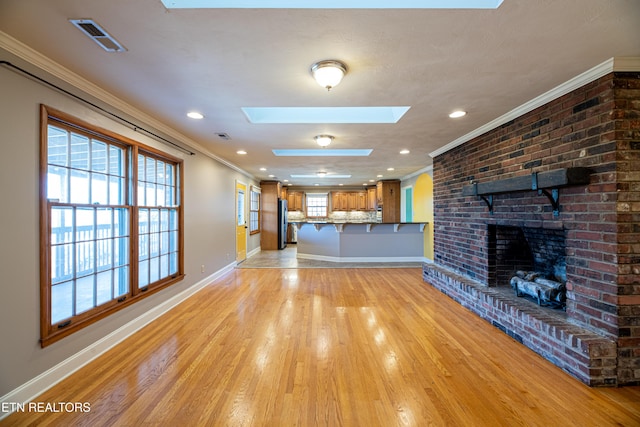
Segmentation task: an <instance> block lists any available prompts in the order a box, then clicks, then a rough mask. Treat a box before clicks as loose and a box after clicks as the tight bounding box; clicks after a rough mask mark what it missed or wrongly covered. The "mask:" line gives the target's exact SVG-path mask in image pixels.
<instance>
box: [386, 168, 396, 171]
mask: <svg viewBox="0 0 640 427" xmlns="http://www.w3.org/2000/svg"><path fill="white" fill-rule="evenodd" d="M387 170H388V171H394V170H395V168H387Z"/></svg>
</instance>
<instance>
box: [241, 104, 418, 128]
mask: <svg viewBox="0 0 640 427" xmlns="http://www.w3.org/2000/svg"><path fill="white" fill-rule="evenodd" d="M409 108H411V107H256V108H253V107H243V108H242V111H243V112H244V114H245V115H246V116H247V118H248V119H249V121H250V122H251V123H281V124H284V123H288V124H292V123H293V124H300V123H305V124H308V123H397V122H398V120H400V119H401V118H402V116H404V114H405V113H406V112H407V111H409Z"/></svg>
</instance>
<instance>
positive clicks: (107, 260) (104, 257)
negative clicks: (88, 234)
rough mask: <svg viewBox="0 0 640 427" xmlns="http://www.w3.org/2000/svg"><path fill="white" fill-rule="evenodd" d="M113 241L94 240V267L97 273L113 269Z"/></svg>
mask: <svg viewBox="0 0 640 427" xmlns="http://www.w3.org/2000/svg"><path fill="white" fill-rule="evenodd" d="M112 258H113V240H111V239H105V240H96V267H97V269H98V271H102V270H106V269H110V268H113V259H112Z"/></svg>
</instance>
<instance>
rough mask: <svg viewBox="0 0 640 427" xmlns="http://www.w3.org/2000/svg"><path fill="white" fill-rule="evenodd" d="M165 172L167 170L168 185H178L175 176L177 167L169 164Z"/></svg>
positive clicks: (166, 180) (166, 181)
mask: <svg viewBox="0 0 640 427" xmlns="http://www.w3.org/2000/svg"><path fill="white" fill-rule="evenodd" d="M165 170H166V175H165V178H166V179H165V183H166V184H167V185H171V186H175V185H176V181H175V176H174V173H175V167H174V166H173V165H169V164H167V165H166V168H165Z"/></svg>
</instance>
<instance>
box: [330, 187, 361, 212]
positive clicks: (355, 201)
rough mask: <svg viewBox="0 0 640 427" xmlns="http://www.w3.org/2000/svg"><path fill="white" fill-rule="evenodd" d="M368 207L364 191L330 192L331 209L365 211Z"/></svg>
mask: <svg viewBox="0 0 640 427" xmlns="http://www.w3.org/2000/svg"><path fill="white" fill-rule="evenodd" d="M368 209H369V207H368V204H367V192H366V191H333V192H331V210H332V211H366V210H368Z"/></svg>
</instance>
